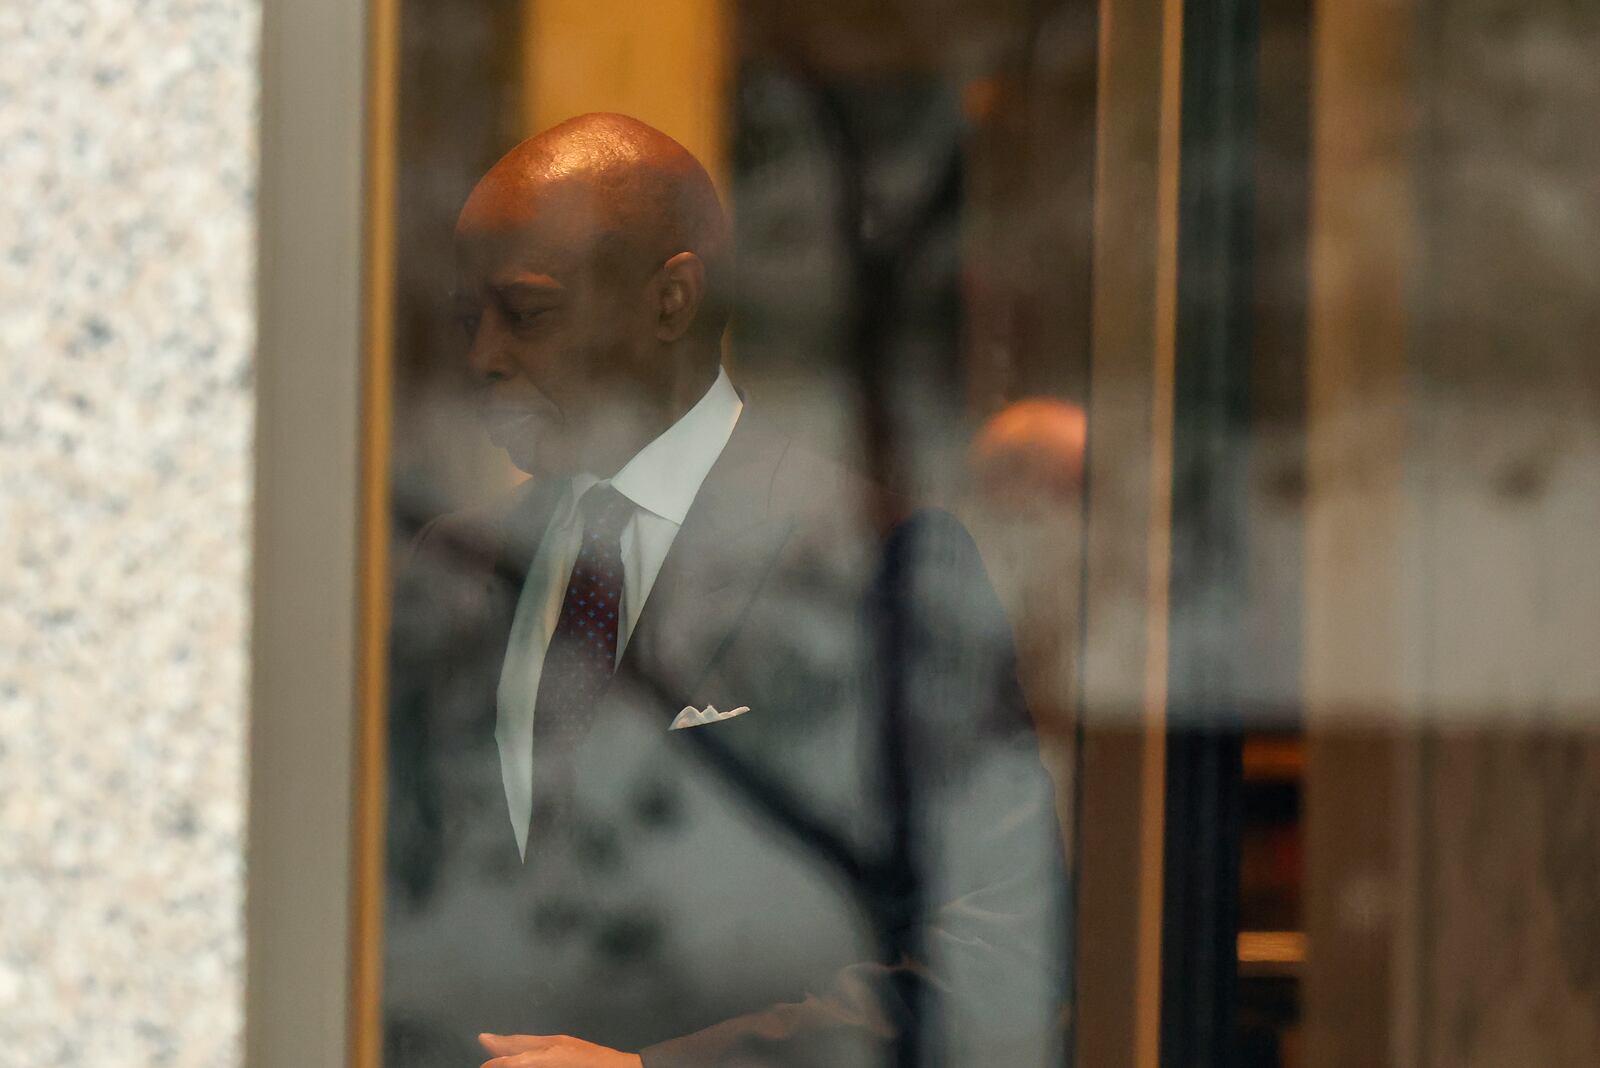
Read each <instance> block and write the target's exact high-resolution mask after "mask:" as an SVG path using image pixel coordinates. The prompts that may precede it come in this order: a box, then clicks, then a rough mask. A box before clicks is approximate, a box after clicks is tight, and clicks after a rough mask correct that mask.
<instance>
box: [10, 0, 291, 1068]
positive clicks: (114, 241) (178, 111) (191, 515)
mask: <svg viewBox="0 0 1600 1068" xmlns="http://www.w3.org/2000/svg"><path fill="white" fill-rule="evenodd" d="M258 18H259V3H258V0H147V2H144V3H139V4H130V3H127V2H126V0H50V2H48V3H40V2H35V0H0V42H4V44H3V46H0V48H3V55H4V59H3V60H0V1064H4V1065H17V1066H23V1065H26V1066H28V1068H43V1066H51V1065H91V1064H117V1065H130V1066H131V1065H197V1066H198V1065H206V1066H213V1065H227V1064H236V1063H238V1061H239V1059H240V1057H239V1048H240V1041H239V1036H240V1023H241V1019H240V1013H241V984H240V975H241V953H242V937H241V901H242V896H243V860H242V858H243V850H242V842H241V834H242V828H243V823H244V819H243V814H244V758H245V754H244V739H245V675H246V639H247V634H246V628H247V621H248V618H249V613H248V591H247V587H246V576H247V565H248V556H249V543H248V537H249V523H248V520H249V508H250V450H251V433H252V409H253V393H252V385H251V374H252V356H251V347H252V343H253V307H252V292H251V287H252V268H253V263H254V259H255V251H254V245H255V237H254V207H253V196H254V182H255V137H256V127H255V114H256V95H257V85H258V74H257V60H256V50H257V36H258V30H257V22H258Z"/></svg>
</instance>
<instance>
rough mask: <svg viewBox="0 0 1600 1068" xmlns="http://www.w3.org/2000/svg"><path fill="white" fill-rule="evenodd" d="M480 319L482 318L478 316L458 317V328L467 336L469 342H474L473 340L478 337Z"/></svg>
mask: <svg viewBox="0 0 1600 1068" xmlns="http://www.w3.org/2000/svg"><path fill="white" fill-rule="evenodd" d="M480 318H481V316H477V315H457V316H456V327H457V328H458V329H459V330H460V331H461V332H462V333H463V334H465V335H466V337H467V340H469V341H470V340H472V338H474V337H476V336H477V333H478V321H479V319H480Z"/></svg>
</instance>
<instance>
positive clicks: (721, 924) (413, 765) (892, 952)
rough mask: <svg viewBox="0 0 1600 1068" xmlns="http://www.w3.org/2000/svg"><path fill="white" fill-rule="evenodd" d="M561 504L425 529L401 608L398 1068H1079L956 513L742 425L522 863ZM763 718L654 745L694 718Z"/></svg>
mask: <svg viewBox="0 0 1600 1068" xmlns="http://www.w3.org/2000/svg"><path fill="white" fill-rule="evenodd" d="M558 491H559V487H558V486H549V485H546V486H538V485H532V484H528V485H525V486H523V487H521V488H519V489H518V490H517V491H515V492H514V493H513V494H512V495H511V496H510V497H508V498H507V499H506V500H504V501H501V502H499V503H497V504H496V505H494V506H492V507H490V508H486V509H483V510H481V511H478V512H473V513H458V514H454V515H451V516H447V517H445V518H443V519H442V520H440V521H437V522H436V523H434V524H433V525H432V526H431V527H429V528H428V529H427V530H425V531H424V533H423V535H422V536H421V537H420V538H419V542H418V544H417V546H416V548H415V550H414V552H413V555H412V559H411V561H410V563H409V565H408V566H407V568H406V569H405V572H404V574H403V575H402V576H401V578H400V579H399V582H398V584H397V596H396V614H395V619H396V623H395V631H394V642H393V647H394V654H395V655H394V674H393V682H392V689H393V723H392V729H391V755H392V760H391V778H390V833H389V857H390V870H391V874H392V883H391V891H390V895H389V902H388V913H387V916H388V932H387V960H386V990H385V1015H386V1023H387V1050H388V1059H387V1061H386V1063H387V1064H388V1065H389V1066H390V1068H409V1066H413V1065H417V1066H421V1065H427V1066H430V1068H432V1066H435V1065H451V1066H455V1065H474V1064H477V1063H479V1062H480V1061H481V1060H482V1059H483V1058H482V1056H481V1055H480V1054H479V1053H477V1052H476V1047H475V1044H474V1042H473V1037H474V1036H475V1035H476V1034H477V1033H478V1032H480V1031H497V1032H504V1033H532V1034H542V1033H561V1034H572V1035H576V1036H578V1037H581V1038H585V1039H589V1040H591V1041H595V1042H600V1043H602V1044H605V1045H608V1046H613V1047H616V1048H620V1049H626V1050H633V1051H640V1052H641V1053H642V1055H643V1058H644V1061H645V1064H646V1065H647V1066H648V1068H691V1066H708V1068H709V1066H727V1068H732V1066H735V1065H737V1066H752V1068H753V1066H773V1068H776V1066H780V1065H782V1066H790V1065H792V1066H796V1068H798V1066H807V1068H853V1066H856V1065H860V1066H867V1065H886V1064H890V1063H897V1064H930V1065H931V1064H949V1065H974V1066H977V1065H984V1066H989V1065H1007V1066H1012V1065H1032V1064H1060V1063H1064V1062H1063V1061H1062V1059H1061V1058H1062V1049H1063V1048H1064V1044H1065V1034H1064V1032H1065V1025H1064V1023H1063V1021H1064V1020H1065V1019H1066V1018H1067V1015H1066V1013H1065V1005H1066V999H1067V990H1068V982H1067V977H1068V967H1067V966H1068V963H1069V962H1070V947H1069V945H1068V937H1067V931H1068V925H1067V922H1066V921H1067V908H1066V900H1067V895H1066V880H1065V875H1064V871H1065V868H1064V864H1063V858H1062V855H1061V836H1060V831H1059V828H1058V826H1057V824H1056V820H1055V817H1054V812H1055V809H1054V805H1053V801H1052V796H1051V787H1050V783H1049V780H1048V778H1047V776H1046V775H1045V773H1044V771H1043V769H1042V767H1041V765H1040V762H1039V758H1038V753H1037V747H1036V744H1035V739H1034V735H1033V731H1032V726H1031V723H1030V722H1029V719H1028V714H1027V710H1026V708H1025V707H1024V704H1023V700H1022V696H1021V692H1020V689H1019V687H1018V685H1017V682H1016V677H1015V669H1014V663H1013V654H1012V645H1011V635H1010V631H1009V629H1008V627H1007V624H1006V621H1005V619H1004V617H1003V615H1002V613H1001V610H1000V608H999V605H998V604H997V602H996V600H995V598H994V596H993V594H992V592H991V591H990V589H989V585H988V582H987V580H986V578H985V576H984V573H983V569H982V565H981V563H980V562H979V559H978V555H977V552H976V550H975V547H974V546H973V544H972V541H971V539H970V538H969V537H968V536H967V534H966V532H965V531H964V530H963V529H962V528H961V526H960V525H959V523H957V522H956V521H955V520H954V519H953V518H952V517H951V516H949V515H948V514H945V513H940V512H920V513H912V514H909V515H907V514H903V512H902V510H900V509H898V508H896V507H895V506H894V505H893V503H892V502H890V501H889V500H888V499H887V498H885V497H884V496H883V495H882V494H879V493H877V492H875V491H874V490H872V489H871V488H870V487H869V486H867V485H866V484H865V483H863V482H862V481H860V480H859V479H857V478H855V477H853V476H851V475H850V474H848V473H846V472H845V471H844V470H843V469H842V468H840V467H838V466H837V465H834V464H832V463H829V462H827V461H825V460H822V459H820V458H818V457H816V456H814V455H811V454H809V453H807V452H806V451H804V450H802V449H800V448H798V447H796V446H794V445H792V444H791V443H790V442H789V441H787V440H786V439H784V438H782V437H781V436H778V435H776V434H772V433H770V432H767V431H765V430H763V429H762V428H761V426H760V424H759V420H758V419H753V418H752V415H751V412H750V410H749V409H748V408H747V409H746V413H745V415H744V416H743V417H742V418H741V419H740V421H739V424H738V426H737V427H736V428H735V430H734V433H733V437H732V438H731V440H730V441H729V444H728V447H727V448H726V449H725V450H724V452H723V454H722V456H721V458H720V459H719V460H718V462H717V464H716V466H715V467H714V468H713V470H712V471H711V473H710V475H709V476H708V477H707V479H706V481H705V483H704V485H703V486H702V488H701V490H700V493H699V495H698V497H697V498H696V501H695V504H694V506H693V508H692V509H691V511H690V513H689V515H688V516H687V518H686V519H685V522H684V525H683V527H682V529H681V530H680V532H679V535H678V538H677V540H676V541H675V542H674V544H673V547H672V550H671V552H670V553H669V555H668V557H667V560H666V562H665V564H664V565H663V568H662V571H661V574H660V576H659V578H658V579H657V582H656V585H655V588H654V589H653V591H652V592H651V595H650V599H649V601H648V602H647V603H646V605H645V608H644V611H643V613H642V615H641V617H640V619H639V622H638V625H637V627H636V629H635V631H634V633H633V635H632V637H631V639H630V641H629V644H628V646H627V649H626V651H625V653H624V655H623V658H622V661H621V663H620V665H619V667H618V670H617V673H616V676H615V677H614V678H613V680H612V682H611V684H610V686H609V688H608V690H607V691H606V692H605V694H604V696H603V697H602V699H601V700H600V702H599V704H598V706H597V708H596V709H595V712H594V716H593V722H592V725H591V728H590V730H589V733H588V734H587V736H586V738H585V740H584V741H583V742H582V744H581V745H580V747H579V749H578V751H577V752H576V753H575V754H574V755H573V756H572V757H571V767H570V769H569V770H570V772H571V780H572V782H573V784H574V785H573V790H574V800H573V804H572V807H571V816H570V824H571V829H572V833H570V834H568V835H565V836H563V837H561V839H560V840H548V841H547V840H544V839H542V838H541V837H540V836H539V835H538V832H537V831H535V834H534V836H533V838H532V840H531V844H530V849H529V856H528V860H527V862H526V863H523V862H521V861H520V860H519V859H518V855H517V848H516V843H515V839H514V836H513V834H512V830H511V825H510V821H509V819H508V817H507V813H506V808H505V800H504V795H503V793H502V790H501V781H500V767H499V759H498V753H497V750H496V748H495V742H494V726H495V688H496V684H497V682H498V678H499V672H500V665H501V661H502V659H503V657H504V652H505V647H506V640H507V636H508V634H509V632H510V625H511V618H512V614H513V612H514V609H515V605H516V600H517V596H518V593H519V591H520V589H521V585H522V582H523V578H524V576H525V573H526V569H527V567H528V564H529V562H530V561H531V559H532V557H533V553H534V551H535V549H536V548H537V539H538V537H539V536H540V535H541V533H542V532H543V530H544V527H545V523H546V521H547V519H548V516H549V513H550V510H551V509H552V508H553V507H554V502H555V498H556V496H557V493H558ZM707 704H714V705H715V706H716V707H717V708H718V709H722V710H727V709H731V708H735V707H738V706H741V705H747V706H749V708H750V711H749V712H747V713H745V714H743V715H741V716H739V717H737V718H735V719H731V720H728V721H726V722H722V723H715V724H707V725H705V726H700V727H693V728H689V729H684V730H669V729H668V726H669V724H671V722H672V721H673V719H674V717H675V716H676V715H677V713H678V712H679V710H680V709H682V708H683V707H685V706H687V705H693V706H694V707H696V708H703V707H704V706H706V705H707Z"/></svg>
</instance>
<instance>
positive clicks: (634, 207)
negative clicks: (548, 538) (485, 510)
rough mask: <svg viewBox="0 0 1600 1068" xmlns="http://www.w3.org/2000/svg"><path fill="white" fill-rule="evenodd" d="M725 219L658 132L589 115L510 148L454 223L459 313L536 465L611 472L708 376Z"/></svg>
mask: <svg viewBox="0 0 1600 1068" xmlns="http://www.w3.org/2000/svg"><path fill="white" fill-rule="evenodd" d="M729 246H730V241H729V234H728V222H727V218H726V216H725V215H724V214H723V211H722V205H721V203H720V202H719V201H718V199H717V193H716V189H715V188H714V187H713V185H712V183H711V178H710V176H708V175H707V174H706V171H705V168H704V167H702V166H701V165H700V163H699V161H697V160H696V159H695V158H694V157H693V156H692V155H690V154H689V152H688V151H687V150H686V149H685V148H684V147H683V146H682V145H680V144H678V143H677V142H676V141H674V140H673V139H672V138H670V137H668V136H667V135H666V134H664V133H662V132H661V131H659V130H656V129H653V128H651V127H649V126H647V125H645V124H644V123H642V122H639V121H638V120H637V119H630V118H627V117H626V116H622V115H583V116H580V117H578V118H576V119H571V120H569V121H567V122H564V123H562V124H561V125H559V126H556V127H554V128H552V129H550V130H546V131H545V132H544V133H541V134H539V135H538V136H537V137H533V138H530V139H528V140H527V141H524V142H522V143H521V144H519V145H518V146H516V147H515V148H514V149H512V150H511V151H510V152H509V153H507V154H506V156H505V157H504V158H503V159H501V160H500V162H498V163H496V164H495V165H494V167H493V168H492V169H491V170H490V171H489V173H488V174H486V175H485V176H484V177H483V179H482V180H481V181H480V182H479V183H478V185H477V187H476V188H475V189H473V191H472V195H471V196H470V197H468V199H467V203H466V206H465V207H463V208H462V210H461V216H460V218H459V219H458V220H457V223H456V294H455V303H456V316H457V319H458V320H459V321H460V323H461V325H462V328H463V331H464V332H465V334H466V335H467V339H468V353H467V365H468V368H469V371H470V373H471V375H472V377H473V379H474V381H475V382H476V383H477V384H478V385H479V386H480V387H482V393H483V406H484V410H485V413H486V415H488V417H489V422H490V433H491V437H493V438H494V440H496V441H497V442H498V443H500V444H501V445H502V446H504V447H505V448H506V449H507V450H508V451H509V452H510V453H511V456H512V459H513V460H514V461H515V462H516V463H517V465H518V466H519V467H522V468H523V469H524V470H526V471H529V472H538V473H549V472H567V473H570V472H573V471H577V470H587V471H590V472H591V473H593V474H595V475H597V476H598V477H609V475H610V474H611V473H612V472H613V471H615V470H616V468H617V466H618V465H620V464H621V463H624V462H626V460H627V459H628V458H629V457H630V456H632V455H633V454H634V452H636V451H637V450H638V449H639V448H642V447H643V446H644V445H645V444H647V443H648V442H649V441H651V440H652V439H653V438H654V437H655V436H656V435H658V434H659V433H661V431H663V430H665V429H666V428H667V427H668V426H671V425H672V423H673V422H674V421H676V419H677V418H678V417H680V416H681V415H682V414H683V413H684V412H685V411H687V410H688V408H689V407H691V406H692V405H693V404H694V402H695V401H696V400H698V399H699V398H700V397H701V396H702V395H703V394H704V393H705V391H706V389H707V388H708V387H709V386H710V385H711V383H712V381H713V379H714V378H715V376H716V373H717V367H718V365H719V362H720V357H721V338H722V333H723V330H724V328H725V326H726V323H727V301H726V299H725V298H724V295H723V288H724V286H725V284H726V279H727V276H728V266H729V264H728V261H729V255H730V253H729Z"/></svg>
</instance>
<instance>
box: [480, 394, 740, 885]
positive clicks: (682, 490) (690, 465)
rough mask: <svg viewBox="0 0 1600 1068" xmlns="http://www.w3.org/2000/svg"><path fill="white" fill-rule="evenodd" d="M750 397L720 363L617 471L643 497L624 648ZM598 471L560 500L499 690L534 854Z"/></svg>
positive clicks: (503, 740)
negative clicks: (567, 629)
mask: <svg viewBox="0 0 1600 1068" xmlns="http://www.w3.org/2000/svg"><path fill="white" fill-rule="evenodd" d="M743 410H744V402H743V401H741V400H740V399H739V394H738V392H737V391H735V390H734V388H733V383H732V382H730V381H729V380H728V373H727V372H726V371H722V370H720V369H719V370H718V372H717V380H716V381H715V382H713V383H712V384H711V388H710V389H708V390H707V391H706V394H705V396H703V397H701V398H700V400H699V401H697V402H696V403H695V405H694V407H692V408H690V409H689V410H688V411H687V412H686V413H684V415H683V418H681V419H679V420H678V421H677V422H676V423H673V424H672V426H670V427H668V428H667V429H666V430H665V431H664V432H663V433H662V434H661V436H660V437H658V438H656V439H655V440H654V441H652V442H651V443H650V444H648V445H646V446H645V447H644V448H643V449H641V450H639V452H638V454H637V455H636V456H634V458H633V459H631V460H629V461H628V462H627V464H625V465H624V466H623V468H622V470H620V471H618V472H617V473H616V475H615V476H614V477H612V478H611V479H610V480H609V481H610V484H611V486H612V488H614V489H616V490H617V491H618V492H619V493H621V494H622V495H623V496H624V497H626V498H628V500H630V501H632V502H633V503H634V505H635V508H634V510H633V514H632V515H631V516H630V517H629V518H628V522H627V524H626V525H625V526H624V527H623V528H622V613H621V618H620V619H619V620H618V621H617V658H618V660H621V658H622V651H623V649H624V648H626V647H627V643H628V637H629V635H631V634H632V633H633V628H634V625H635V624H637V623H638V622H639V613H640V612H641V611H643V609H644V603H645V600H646V598H648V597H649V596H650V589H651V587H652V586H654V585H655V582H656V576H657V575H659V574H660V573H661V564H662V562H663V561H664V560H666V558H667V550H668V549H670V548H672V542H673V539H675V538H676V537H677V536H678V528H679V527H681V526H682V525H683V519H684V517H685V516H686V515H688V514H689V506H690V505H691V504H693V503H694V498H695V495H696V494H697V493H699V492H700V484H701V483H702V482H704V481H705V478H706V474H707V473H708V472H710V470H711V465H712V464H714V463H716V461H717V457H718V456H720V455H722V450H723V448H724V447H725V446H726V445H727V444H728V438H729V437H730V436H732V434H733V427H734V424H735V423H737V422H738V421H739V413H740V412H742V411H743ZM605 481H607V480H605V479H599V478H596V477H594V476H593V475H591V474H587V473H582V474H578V475H576V476H574V477H573V479H572V481H571V483H570V484H569V485H568V487H567V489H566V491H565V492H563V493H562V495H561V499H560V500H559V501H557V502H556V507H555V511H554V513H553V514H552V515H551V517H550V522H549V525H548V526H546V527H545V532H544V537H543V538H542V539H541V540H540V542H539V548H538V551H537V552H535V554H534V557H533V563H532V565H531V566H530V567H529V568H528V578H527V581H526V582H524V583H523V586H522V593H521V595H520V596H519V597H518V599H517V611H516V616H515V618H514V619H513V620H512V623H511V639H510V642H509V644H508V645H507V647H506V659H505V664H504V665H503V666H502V667H501V669H500V687H499V691H498V693H497V695H496V701H495V705H496V717H495V731H494V738H495V744H496V745H497V746H498V747H499V749H500V775H501V778H502V780H503V781H504V783H505V789H506V805H507V806H508V808H509V809H510V812H511V827H512V830H513V831H514V832H515V833H516V836H517V850H518V852H519V853H520V854H521V855H522V856H523V858H524V859H526V858H527V846H528V821H529V819H530V818H531V816H532V812H533V706H534V702H535V700H536V699H537V698H538V695H539V676H540V674H541V673H542V672H543V670H544V655H545V650H546V648H547V647H548V646H549V644H550V636H551V634H553V633H554V632H555V626H556V620H557V619H558V618H559V617H560V615H561V602H562V600H563V599H564V598H565V596H566V592H567V581H568V579H569V578H570V577H571V575H572V566H573V564H574V563H576V562H577V559H578V548H579V546H580V545H581V544H582V541H583V518H582V515H581V514H580V512H579V510H578V501H579V500H580V499H581V498H582V497H583V495H584V494H585V493H587V492H588V491H589V489H590V488H591V487H593V486H595V485H597V484H599V483H602V482H605Z"/></svg>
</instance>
